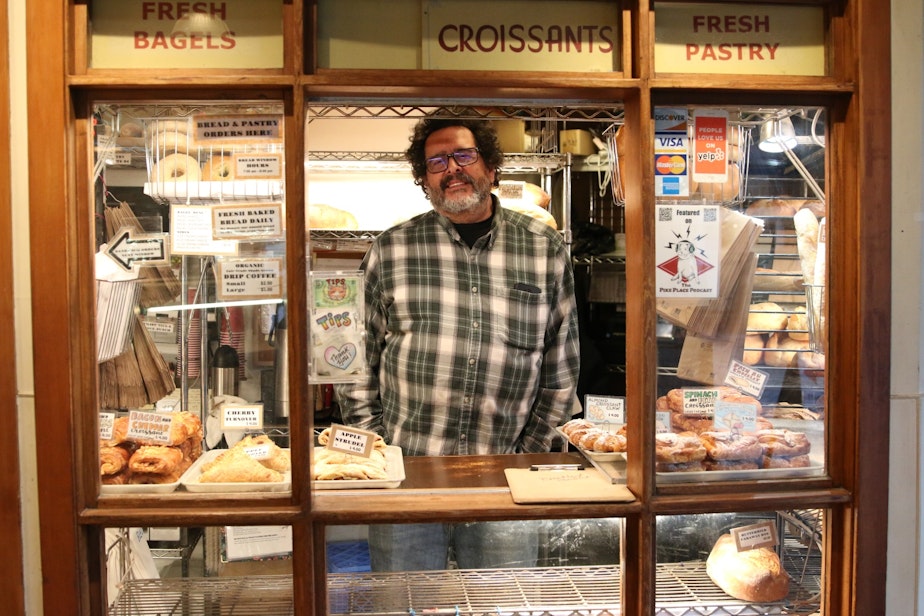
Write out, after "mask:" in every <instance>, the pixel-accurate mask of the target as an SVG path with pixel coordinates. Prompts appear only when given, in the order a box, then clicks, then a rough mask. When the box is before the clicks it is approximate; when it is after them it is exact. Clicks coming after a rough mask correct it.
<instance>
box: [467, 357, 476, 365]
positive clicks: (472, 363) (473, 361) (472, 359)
mask: <svg viewBox="0 0 924 616" xmlns="http://www.w3.org/2000/svg"><path fill="white" fill-rule="evenodd" d="M468 365H469V366H474V365H475V358H474V357H472V358H469V360H468Z"/></svg>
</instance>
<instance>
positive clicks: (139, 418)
mask: <svg viewBox="0 0 924 616" xmlns="http://www.w3.org/2000/svg"><path fill="white" fill-rule="evenodd" d="M172 424H173V414H169V415H168V414H165V413H151V412H148V411H130V412H129V413H128V434H127V438H128V439H129V440H137V441H152V442H154V443H165V444H169V443H170V426H171V425H172Z"/></svg>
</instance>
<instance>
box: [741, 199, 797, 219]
mask: <svg viewBox="0 0 924 616" xmlns="http://www.w3.org/2000/svg"><path fill="white" fill-rule="evenodd" d="M801 205H802V202H801V201H798V202H793V201H790V200H787V199H755V200H754V201H752V202H751V203H750V204H748V208H747V210H746V211H745V213H746V214H747V215H748V216H794V215H795V213H796V212H798V211H799V206H801Z"/></svg>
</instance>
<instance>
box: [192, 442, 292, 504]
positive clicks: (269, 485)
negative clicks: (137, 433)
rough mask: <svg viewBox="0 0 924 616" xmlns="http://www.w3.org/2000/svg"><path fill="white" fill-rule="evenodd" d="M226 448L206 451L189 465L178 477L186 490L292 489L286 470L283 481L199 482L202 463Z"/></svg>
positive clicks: (240, 490)
mask: <svg viewBox="0 0 924 616" xmlns="http://www.w3.org/2000/svg"><path fill="white" fill-rule="evenodd" d="M225 451H227V449H212V450H210V451H206V452H205V453H203V454H202V455H201V456H199V459H198V460H196V461H195V463H194V464H193V465H192V466H190V467H189V470H188V471H186V472H185V473H183V476H182V477H180V484H182V486H183V487H184V488H186V490H187V491H188V492H206V493H213V494H229V493H241V492H244V493H247V492H288V491H289V490H291V489H292V473H291V472H288V471H287V472H286V473H285V479H284V480H283V481H276V482H272V481H261V482H243V483H233V482H223V483H201V482H200V481H199V477H200V476H201V475H202V465H203V464H205V463H207V462H209V461H211V460H214V459H215V458H217V457H218V456H219V455H221V454H222V453H224V452H225Z"/></svg>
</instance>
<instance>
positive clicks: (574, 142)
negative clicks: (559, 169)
mask: <svg viewBox="0 0 924 616" xmlns="http://www.w3.org/2000/svg"><path fill="white" fill-rule="evenodd" d="M558 149H559V150H560V151H561V152H562V153H563V154H567V153H571V154H574V155H575V156H590V155H591V154H596V153H597V145H596V144H595V143H594V138H593V135H591V134H590V132H589V131H586V130H579V129H578V130H563V131H559V133H558Z"/></svg>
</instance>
